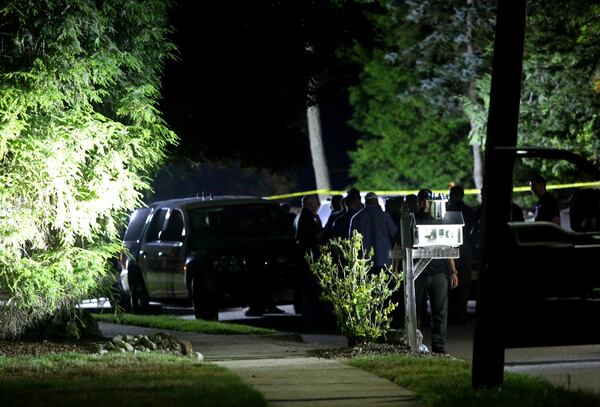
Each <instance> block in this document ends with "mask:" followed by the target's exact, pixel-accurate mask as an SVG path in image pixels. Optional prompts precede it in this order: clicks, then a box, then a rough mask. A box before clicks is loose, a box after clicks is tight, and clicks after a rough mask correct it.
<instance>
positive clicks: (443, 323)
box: [415, 189, 458, 353]
mask: <svg viewBox="0 0 600 407" xmlns="http://www.w3.org/2000/svg"><path fill="white" fill-rule="evenodd" d="M417 198H418V205H419V211H418V212H417V213H415V219H416V220H417V221H418V220H419V219H425V218H430V217H431V214H430V213H429V202H428V201H429V200H431V198H432V193H431V190H429V189H422V190H420V191H419V193H418V194H417ZM457 285H458V272H457V270H456V263H455V262H454V259H448V260H442V259H439V260H431V262H429V265H428V266H427V267H425V270H423V272H421V274H420V275H419V277H417V279H416V280H415V296H416V300H417V318H418V325H419V326H421V324H422V322H423V315H425V312H426V308H427V298H429V303H430V305H431V350H432V352H434V353H446V336H447V332H448V287H450V288H452V289H453V288H455V287H456V286H457Z"/></svg>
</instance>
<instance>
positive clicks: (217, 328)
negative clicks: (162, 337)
mask: <svg viewBox="0 0 600 407" xmlns="http://www.w3.org/2000/svg"><path fill="white" fill-rule="evenodd" d="M93 315H94V318H96V319H97V320H99V321H104V322H112V323H115V324H123V325H137V326H145V327H149V328H159V329H170V330H173V331H184V332H197V333H203V334H225V335H248V334H258V335H270V334H275V333H277V331H275V330H273V329H265V328H256V327H253V326H248V325H242V324H229V323H226V322H217V321H204V320H201V319H181V318H178V317H176V316H174V315H134V314H117V315H115V314H93Z"/></svg>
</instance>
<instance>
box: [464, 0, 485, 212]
mask: <svg viewBox="0 0 600 407" xmlns="http://www.w3.org/2000/svg"><path fill="white" fill-rule="evenodd" d="M467 6H469V7H471V6H473V0H467ZM466 28H467V30H466V31H467V32H466V34H467V54H472V53H473V26H472V23H471V13H469V14H467V27H466ZM474 80H475V79H474V78H473V79H472V80H471V82H470V83H469V85H468V87H467V97H468V98H469V100H471V101H473V102H475V83H474ZM471 127H473V123H471ZM480 143H481V141H476V142H475V144H472V145H471V151H472V152H473V181H474V182H475V188H477V189H479V190H481V188H482V187H483V163H482V159H481V144H480ZM477 200H478V201H479V202H481V195H479V196H478V198H477Z"/></svg>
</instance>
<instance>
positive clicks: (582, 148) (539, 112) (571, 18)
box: [519, 0, 600, 177]
mask: <svg viewBox="0 0 600 407" xmlns="http://www.w3.org/2000/svg"><path fill="white" fill-rule="evenodd" d="M599 13H600V6H599V5H598V4H597V2H593V1H589V0H573V1H561V0H551V1H544V2H541V1H532V2H531V3H530V4H529V10H528V19H527V32H526V35H525V38H526V42H525V58H524V65H523V71H524V81H523V90H522V93H521V95H522V98H521V116H520V125H519V143H520V144H521V145H531V146H538V147H551V148H564V149H568V150H571V151H574V152H577V153H579V154H582V155H584V156H585V157H587V158H588V159H591V160H597V159H598V157H599V156H600V154H599V151H600V117H599V116H598V111H599V110H600V87H598V83H600V68H599V66H598V60H600V20H599V19H598V18H597V16H598V14H599ZM540 170H541V171H542V172H543V173H544V174H545V175H546V176H548V177H552V176H554V177H559V176H561V175H563V173H564V172H565V171H564V168H561V167H560V165H558V163H552V164H550V163H544V164H543V167H542V168H541V169H540V168H538V171H540Z"/></svg>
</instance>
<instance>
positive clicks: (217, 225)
mask: <svg viewBox="0 0 600 407" xmlns="http://www.w3.org/2000/svg"><path fill="white" fill-rule="evenodd" d="M286 221H287V219H286V218H285V217H284V216H283V211H282V210H281V208H279V206H278V205H269V204H267V205H265V204H251V205H231V206H223V207H216V208H197V209H192V210H190V226H191V232H192V236H196V237H203V236H204V237H219V238H234V239H235V238H238V239H240V238H241V239H244V238H256V237H267V238H268V237H282V236H286V235H288V234H289V230H291V228H290V226H289V225H287V224H286Z"/></svg>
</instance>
